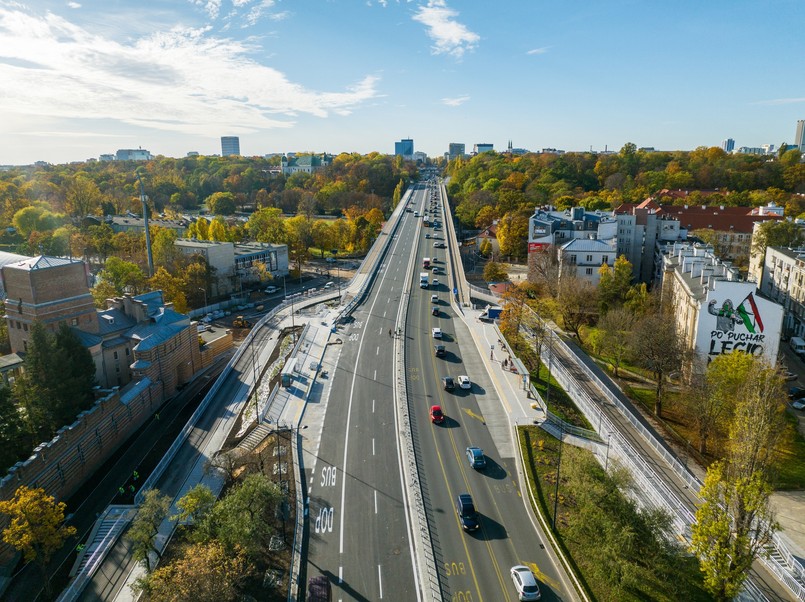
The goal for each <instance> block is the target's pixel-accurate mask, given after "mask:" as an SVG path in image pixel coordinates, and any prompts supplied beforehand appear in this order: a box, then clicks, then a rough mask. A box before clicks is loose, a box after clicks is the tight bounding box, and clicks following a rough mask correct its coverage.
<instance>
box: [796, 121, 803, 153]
mask: <svg viewBox="0 0 805 602" xmlns="http://www.w3.org/2000/svg"><path fill="white" fill-rule="evenodd" d="M794 146H796V147H797V148H798V149H799V150H801V151H802V152H804V153H805V119H799V120H797V131H796V133H795V134H794Z"/></svg>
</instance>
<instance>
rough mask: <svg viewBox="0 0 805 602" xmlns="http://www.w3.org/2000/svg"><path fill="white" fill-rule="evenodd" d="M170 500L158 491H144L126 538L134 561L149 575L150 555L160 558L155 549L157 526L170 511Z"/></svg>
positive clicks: (150, 568) (158, 552) (150, 567)
mask: <svg viewBox="0 0 805 602" xmlns="http://www.w3.org/2000/svg"><path fill="white" fill-rule="evenodd" d="M170 505H171V499H170V498H169V497H168V496H167V495H163V494H162V493H160V491H159V490H158V489H150V490H148V491H146V493H145V497H144V499H143V502H142V504H140V508H139V509H138V510H137V515H136V516H135V517H134V520H133V521H132V523H131V527H130V528H129V530H128V533H127V537H128V539H129V541H131V544H132V556H133V558H134V560H135V561H137V562H143V563H145V569H146V570H147V571H148V572H149V573H150V572H151V570H152V569H153V567H152V566H151V553H152V552H153V553H154V554H156V556H157V558H159V557H161V554H160V551H159V549H158V548H157V547H156V538H157V535H158V534H159V526H160V525H161V524H162V521H163V520H165V517H166V516H167V515H168V510H169V509H170Z"/></svg>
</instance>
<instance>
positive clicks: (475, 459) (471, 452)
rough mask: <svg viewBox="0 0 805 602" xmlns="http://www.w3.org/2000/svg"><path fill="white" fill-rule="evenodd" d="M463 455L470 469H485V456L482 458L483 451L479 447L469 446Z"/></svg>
mask: <svg viewBox="0 0 805 602" xmlns="http://www.w3.org/2000/svg"><path fill="white" fill-rule="evenodd" d="M465 453H466V454H467V460H468V461H469V463H470V466H471V467H472V468H475V469H476V470H480V469H482V468H485V467H486V456H484V450H482V449H481V448H480V447H475V446H474V445H473V446H470V447H468V448H467V450H466V452H465Z"/></svg>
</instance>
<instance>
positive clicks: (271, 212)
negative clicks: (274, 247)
mask: <svg viewBox="0 0 805 602" xmlns="http://www.w3.org/2000/svg"><path fill="white" fill-rule="evenodd" d="M246 228H247V229H248V231H249V233H250V234H251V236H253V237H254V238H255V240H257V241H258V242H270V243H274V244H284V243H286V242H287V241H288V231H287V230H286V228H285V220H284V219H283V217H282V209H278V208H276V207H264V208H263V209H260V210H259V211H255V212H254V213H252V214H251V215H250V216H249V221H248V222H247V223H246Z"/></svg>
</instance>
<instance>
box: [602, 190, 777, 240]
mask: <svg viewBox="0 0 805 602" xmlns="http://www.w3.org/2000/svg"><path fill="white" fill-rule="evenodd" d="M672 192H673V191H672ZM711 194H712V193H711ZM638 208H640V209H654V210H655V212H656V214H657V215H663V216H668V217H672V218H674V219H678V220H679V225H680V226H681V227H682V228H686V229H687V230H688V231H690V230H701V229H712V230H718V231H720V232H742V233H747V234H748V233H751V232H752V227H753V224H755V222H763V221H767V220H774V219H785V218H784V217H783V216H781V215H768V214H767V215H752V212H753V211H754V208H753V207H727V206H722V205H711V206H702V205H688V206H684V205H658V204H657V203H656V202H655V201H654V200H653V199H651V198H648V199H646V200H645V201H643V202H642V203H640V204H639V205H635V204H634V203H622V204H621V205H620V206H618V207H617V208H616V209H615V213H616V214H618V213H620V214H623V213H634V210H635V209H638Z"/></svg>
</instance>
